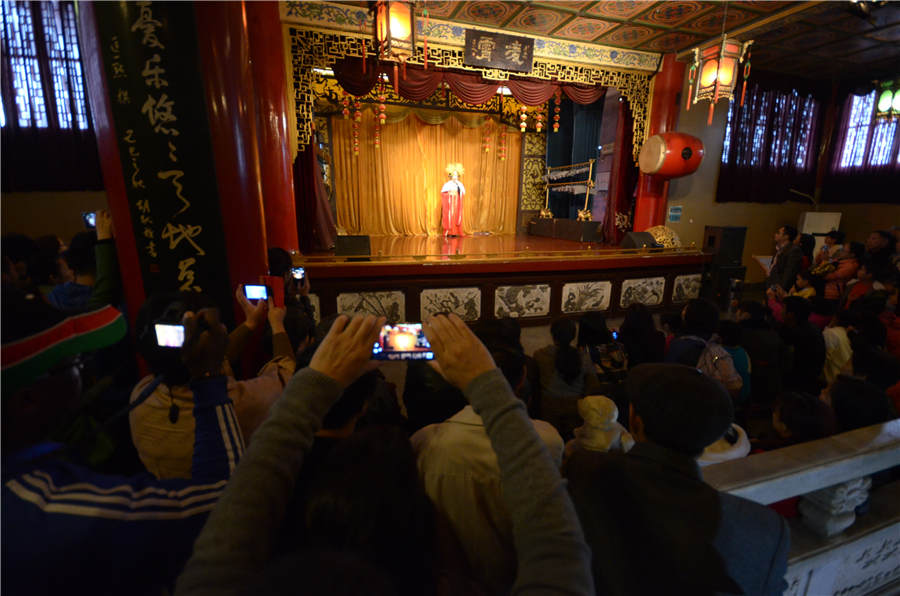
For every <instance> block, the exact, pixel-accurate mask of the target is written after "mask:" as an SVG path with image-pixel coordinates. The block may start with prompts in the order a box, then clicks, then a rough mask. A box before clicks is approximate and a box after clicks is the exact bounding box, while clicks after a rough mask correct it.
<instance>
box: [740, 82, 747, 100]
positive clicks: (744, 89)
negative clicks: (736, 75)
mask: <svg viewBox="0 0 900 596" xmlns="http://www.w3.org/2000/svg"><path fill="white" fill-rule="evenodd" d="M745 95H747V79H744V84H743V85H741V107H744V96H745Z"/></svg>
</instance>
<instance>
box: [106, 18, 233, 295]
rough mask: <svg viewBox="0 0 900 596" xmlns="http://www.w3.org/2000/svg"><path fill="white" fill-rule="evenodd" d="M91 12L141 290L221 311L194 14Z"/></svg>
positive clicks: (219, 253)
mask: <svg viewBox="0 0 900 596" xmlns="http://www.w3.org/2000/svg"><path fill="white" fill-rule="evenodd" d="M95 10H96V14H97V21H98V25H99V29H100V34H101V37H102V39H103V40H104V44H105V45H104V52H103V53H104V66H105V70H106V79H107V84H108V86H109V92H110V105H111V108H112V111H113V120H114V123H115V128H116V131H117V136H118V140H119V155H120V159H121V163H122V170H123V175H124V179H125V188H126V193H127V197H128V202H129V204H130V206H131V220H132V226H133V228H134V235H135V241H136V242H137V247H138V251H139V258H140V262H141V268H142V274H143V277H144V286H145V289H146V291H147V292H148V293H151V292H155V291H173V290H179V291H189V292H207V293H208V294H211V295H212V296H213V298H214V299H216V298H218V300H216V301H217V302H220V303H223V304H227V303H228V301H229V300H230V294H231V292H230V290H229V286H230V284H229V281H228V272H227V264H226V263H225V260H224V258H223V255H224V237H223V231H222V223H221V213H220V208H219V200H218V193H217V190H216V187H215V184H214V183H212V184H211V183H210V181H214V180H215V170H214V166H213V163H212V149H211V146H210V140H209V129H208V125H207V120H206V112H205V109H206V108H205V101H204V94H203V87H202V84H201V82H200V81H199V80H198V79H197V76H196V73H197V72H198V71H199V59H198V57H197V55H196V46H195V45H194V42H193V35H194V34H195V32H196V26H195V23H194V17H193V8H192V6H191V5H190V3H187V4H178V3H168V2H167V3H154V2H150V1H141V2H135V3H123V4H118V3H108V4H106V3H98V4H97V5H96V8H95ZM185 39H189V40H190V42H191V43H190V44H186V43H185V42H184V40H185Z"/></svg>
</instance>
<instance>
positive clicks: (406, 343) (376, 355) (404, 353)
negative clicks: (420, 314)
mask: <svg viewBox="0 0 900 596" xmlns="http://www.w3.org/2000/svg"><path fill="white" fill-rule="evenodd" d="M372 359H373V360H432V359H434V352H432V351H431V344H429V343H428V339H427V338H426V337H425V332H424V331H423V330H422V324H421V323H398V324H396V325H385V326H384V327H382V328H381V333H379V334H378V340H377V341H376V342H375V345H374V347H373V348H372Z"/></svg>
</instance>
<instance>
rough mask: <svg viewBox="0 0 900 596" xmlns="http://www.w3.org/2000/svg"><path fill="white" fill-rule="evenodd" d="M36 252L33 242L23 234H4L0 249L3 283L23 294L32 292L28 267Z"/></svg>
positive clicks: (32, 287)
mask: <svg viewBox="0 0 900 596" xmlns="http://www.w3.org/2000/svg"><path fill="white" fill-rule="evenodd" d="M37 250H38V247H37V245H36V244H35V243H34V240H32V239H31V238H29V237H28V236H26V235H25V234H4V235H3V239H2V247H0V253H2V255H3V283H5V284H11V285H13V286H15V287H16V288H18V289H20V290H22V291H23V292H32V291H34V283H33V281H32V279H31V274H30V273H29V271H28V265H29V262H30V261H31V258H32V257H33V256H34V254H35V253H36V252H37Z"/></svg>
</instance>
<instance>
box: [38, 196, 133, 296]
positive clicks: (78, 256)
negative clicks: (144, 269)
mask: <svg viewBox="0 0 900 596" xmlns="http://www.w3.org/2000/svg"><path fill="white" fill-rule="evenodd" d="M63 259H64V260H65V262H66V265H67V266H68V268H69V269H70V270H71V272H72V281H67V282H64V283H62V284H60V285H57V286H56V287H55V288H53V289H52V290H51V291H50V293H49V294H47V301H48V302H50V304H52V305H53V306H55V307H56V308H58V309H60V310H62V311H65V312H77V311H80V310H84V309H93V308H98V307H100V306H105V305H107V304H112V305H116V304H117V303H118V302H119V294H120V287H121V282H120V281H119V265H118V260H117V258H116V245H115V240H114V233H113V224H112V216H110V214H109V211H107V210H105V209H104V210H101V211H97V229H96V230H93V231H89V232H79V233H78V234H75V236H74V237H73V238H72V241H71V242H69V248H68V249H67V250H66V252H65V253H63Z"/></svg>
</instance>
